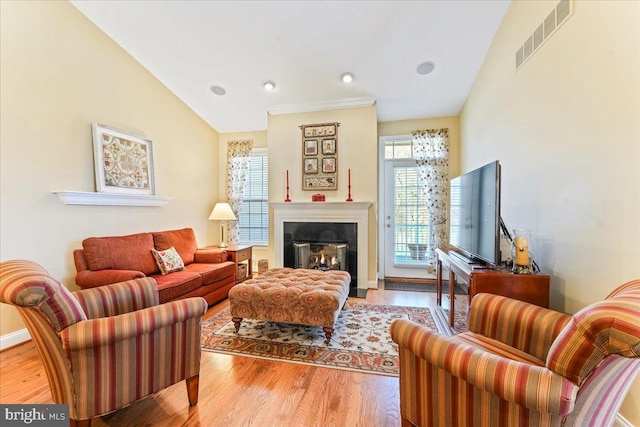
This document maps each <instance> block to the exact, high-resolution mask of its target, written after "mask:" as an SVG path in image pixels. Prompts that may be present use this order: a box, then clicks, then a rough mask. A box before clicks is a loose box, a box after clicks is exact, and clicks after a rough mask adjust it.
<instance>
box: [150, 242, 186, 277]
mask: <svg viewBox="0 0 640 427" xmlns="http://www.w3.org/2000/svg"><path fill="white" fill-rule="evenodd" d="M151 253H152V254H153V257H154V258H155V259H156V263H157V264H158V268H159V269H160V273H162V275H165V274H168V273H171V272H173V271H180V270H184V262H182V258H180V255H179V254H178V251H176V249H175V248H174V247H173V246H171V247H170V248H169V249H167V250H164V251H157V250H155V249H151Z"/></svg>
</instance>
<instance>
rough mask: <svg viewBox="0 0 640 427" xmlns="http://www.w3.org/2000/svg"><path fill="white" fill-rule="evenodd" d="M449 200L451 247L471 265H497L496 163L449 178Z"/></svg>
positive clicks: (497, 198) (498, 253) (497, 176)
mask: <svg viewBox="0 0 640 427" xmlns="http://www.w3.org/2000/svg"><path fill="white" fill-rule="evenodd" d="M449 196H450V212H451V219H450V223H449V243H450V244H451V246H454V247H455V248H457V249H459V250H461V251H462V252H463V254H464V255H466V256H468V257H469V258H471V260H472V261H473V260H476V261H477V259H479V260H482V261H485V262H487V263H490V264H494V265H497V264H500V163H499V162H498V161H497V160H496V161H494V162H491V163H489V164H486V165H484V166H482V167H481V168H478V169H475V170H473V171H471V172H468V173H466V174H464V175H461V176H459V177H457V178H453V179H452V180H451V183H450V188H449ZM476 258H477V259H476Z"/></svg>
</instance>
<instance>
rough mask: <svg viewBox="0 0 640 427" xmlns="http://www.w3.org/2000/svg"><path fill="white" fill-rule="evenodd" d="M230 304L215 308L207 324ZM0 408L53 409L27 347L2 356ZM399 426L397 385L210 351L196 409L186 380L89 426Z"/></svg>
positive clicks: (416, 295) (382, 297)
mask: <svg viewBox="0 0 640 427" xmlns="http://www.w3.org/2000/svg"><path fill="white" fill-rule="evenodd" d="M355 300H358V299H355ZM358 301H366V302H370V303H380V304H390V305H404V306H415V307H430V308H433V307H435V294H431V293H425V292H401V291H385V290H370V291H369V292H368V293H367V298H366V300H361V299H360V300H358ZM228 305H229V303H228V301H226V300H225V301H223V302H221V303H219V304H217V305H215V306H212V307H211V308H210V309H209V310H208V311H207V313H206V314H205V316H204V318H205V319H206V318H209V317H211V316H213V315H214V314H216V313H218V312H219V311H221V310H223V309H224V308H226V307H227V306H228ZM432 312H433V310H432ZM0 403H34V404H39V403H52V402H51V394H50V392H49V385H48V382H47V377H46V374H45V372H44V369H43V368H42V363H41V361H40V357H39V355H38V353H37V351H36V350H35V347H34V346H33V344H32V343H31V342H30V341H29V342H27V343H24V344H20V345H18V346H15V347H12V348H10V349H7V350H5V351H3V352H0ZM399 425H400V416H399V395H398V378H395V377H386V376H381V375H373V374H362V373H358V372H350V371H344V370H338V369H330V368H322V367H314V366H306V365H299V364H294V363H287V362H278V361H271V360H264V359H257V358H251V357H241V356H230V355H225V354H218V353H212V352H207V351H203V352H202V362H201V369H200V394H199V400H198V404H197V405H196V406H194V407H192V408H189V403H188V400H187V392H186V386H185V382H184V381H181V382H180V383H178V384H174V385H173V386H171V387H169V388H167V389H165V390H163V391H161V392H159V393H156V394H155V395H153V396H150V397H148V398H145V399H142V400H140V401H138V402H136V403H134V404H132V405H130V406H128V407H126V408H124V409H121V410H119V411H116V412H114V413H111V414H109V415H106V416H104V417H101V418H97V419H94V420H93V421H92V426H96V427H100V426H136V427H137V426H171V427H173V426H203V427H204V426H207V427H208V426H225V427H230V426H260V427H266V426H278V427H283V426H295V427H301V426H323V427H324V426H366V427H374V426H384V427H394V426H399Z"/></svg>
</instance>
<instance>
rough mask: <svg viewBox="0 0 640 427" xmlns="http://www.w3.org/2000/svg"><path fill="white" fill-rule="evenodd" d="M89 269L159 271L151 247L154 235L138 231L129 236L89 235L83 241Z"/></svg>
mask: <svg viewBox="0 0 640 427" xmlns="http://www.w3.org/2000/svg"><path fill="white" fill-rule="evenodd" d="M82 247H83V248H84V257H85V259H86V260H87V265H88V266H89V269H91V270H93V271H96V270H106V269H112V270H137V271H141V272H143V273H144V274H146V275H150V274H154V273H157V272H158V266H157V265H156V262H155V260H154V259H153V255H152V254H151V249H153V248H154V247H153V235H152V234H151V233H138V234H131V235H128V236H112V237H89V238H88V239H85V240H84V241H83V242H82Z"/></svg>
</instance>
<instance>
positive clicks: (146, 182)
mask: <svg viewBox="0 0 640 427" xmlns="http://www.w3.org/2000/svg"><path fill="white" fill-rule="evenodd" d="M92 131H93V132H92V133H93V159H94V166H95V176H96V191H97V192H102V193H120V194H141V195H151V196H152V195H155V180H154V176H153V146H152V142H151V140H149V139H147V138H145V137H143V136H139V135H134V134H131V133H128V132H123V131H120V130H117V129H114V128H111V127H108V126H105V125H101V124H97V123H94V124H93V125H92Z"/></svg>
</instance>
